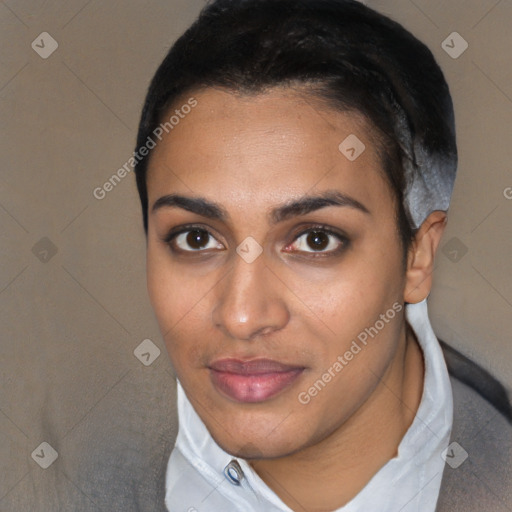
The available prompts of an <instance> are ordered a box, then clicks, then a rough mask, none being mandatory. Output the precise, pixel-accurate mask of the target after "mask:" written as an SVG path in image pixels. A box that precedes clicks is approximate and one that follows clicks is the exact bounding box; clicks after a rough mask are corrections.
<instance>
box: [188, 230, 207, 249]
mask: <svg viewBox="0 0 512 512" xmlns="http://www.w3.org/2000/svg"><path fill="white" fill-rule="evenodd" d="M208 236H209V235H208V233H207V232H206V231H204V230H202V229H192V230H191V231H190V232H189V233H188V235H187V244H188V245H189V246H190V247H192V248H194V249H200V248H201V247H203V246H204V245H207V243H208Z"/></svg>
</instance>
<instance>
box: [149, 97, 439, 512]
mask: <svg viewBox="0 0 512 512" xmlns="http://www.w3.org/2000/svg"><path fill="white" fill-rule="evenodd" d="M303 92H304V91H300V90H297V89H290V88H274V89H271V90H270V91H268V92H266V93H264V94H258V95H252V96H242V95H237V94H234V93H231V92H226V91H222V90H216V89H204V90H202V91H197V93H196V94H194V95H193V96H194V97H195V98H196V99H197V101H198V105H197V107H195V109H194V110H193V111H192V113H191V114H189V115H188V116H186V117H185V118H184V119H183V120H181V121H180V123H179V124H178V125H177V126H175V128H174V129H173V130H172V131H171V132H169V134H168V135H167V136H166V137H165V138H164V139H163V140H162V142H161V143H160V144H159V145H158V146H157V147H156V148H155V150H154V151H153V155H152V157H151V162H150V166H149V169H148V176H147V186H148V200H149V224H148V237H147V281H148V292H149V297H150V300H151V303H152V306H153V308H154V311H155V314H156V317H157V320H158V323H159V327H160V329H161V331H162V333H163V336H164V339H165V343H166V347H167V350H168V353H169V355H170V359H171V362H172V364H173V366H174V368H175V371H176V374H177V377H178V379H179V380H180V382H181V384H182V385H183V388H184V390H185V392H186V393H187V396H188V398H189V399H190V400H191V402H192V404H193V406H194V408H195V409H196V411H197V413H198V414H199V416H200V417H201V419H202V420H203V422H204V423H205V425H206V426H207V428H208V430H209V431H210V433H211V435H212V436H213V438H214V439H215V441H216V442H217V443H218V444H219V445H220V446H221V447H222V448H223V449H224V450H226V451H227V452H229V453H231V454H234V455H236V456H239V457H242V458H245V459H247V460H250V461H251V465H252V467H253V468H254V469H255V471H256V472H257V473H258V474H259V476H260V477H261V478H262V479H263V480H264V481H265V482H266V483H267V485H269V486H270V487H271V488H272V489H273V490H274V491H275V492H276V493H277V495H278V496H280V498H281V499H282V500H283V502H284V503H286V504H287V505H288V506H289V507H291V508H292V509H294V510H301V511H303V510H306V511H309V512H319V511H327V510H333V509H335V508H338V507H341V506H343V505H344V504H346V503H347V502H348V501H350V500H351V499H352V498H353V497H354V496H355V495H356V494H357V493H358V492H359V491H360V490H361V489H362V488H363V487H364V485H365V484H366V483H367V482H368V481H369V480H370V479H371V477H372V476H373V475H374V474H375V473H376V472H377V471H378V470H379V469H380V468H381V467H382V466H383V465H384V464H385V463H386V462H387V461H388V460H389V459H390V458H392V457H394V456H395V455H396V454H397V448H398V445H399V443H400V440H401V439H402V437H403V436H404V434H405V432H406V431H407V429H408V428H409V426H410V425H411V423H412V421H413V419H414V415H415V413H416V411H417V408H418V406H419V403H420V400H421V394H422V388H423V372H424V369H423V360H422V353H421V349H420V348H419V346H418V343H417V341H416V339H415V337H414V334H413V333H412V331H410V329H408V328H407V327H406V323H405V319H404V310H403V309H402V311H401V312H400V313H398V314H397V315H396V316H395V317H394V319H392V320H390V321H389V322H388V323H386V325H385V327H384V328H383V329H382V330H380V331H379V334H378V335H377V336H376V337H375V338H373V339H370V341H369V343H368V344H367V345H366V346H365V347H364V348H363V349H362V350H361V351H360V352H359V353H358V354H357V355H356V356H355V357H354V358H353V359H352V360H351V361H350V362H349V363H348V364H347V365H346V366H345V367H344V368H343V370H342V371H341V372H339V373H337V374H336V376H335V377H334V378H332V380H331V381H330V382H329V383H328V384H327V385H326V386H325V388H324V389H322V391H321V392H319V393H318V394H317V395H316V396H315V397H313V398H312V399H311V401H310V402H309V403H308V404H306V405H305V404H302V403H301V402H300V401H299V400H298V395H299V393H300V392H304V391H307V390H308V389H309V388H310V387H311V386H312V385H313V383H314V382H315V381H316V380H318V379H319V378H321V376H322V374H324V373H325V371H326V370H327V369H328V368H329V367H332V365H333V363H334V362H335V361H336V360H337V357H338V356H339V355H343V354H344V353H345V352H346V351H347V350H348V349H349V347H350V345H351V343H352V340H354V339H356V337H357V335H358V334H359V333H361V332H362V331H364V329H365V328H368V327H370V326H373V325H374V324H375V322H376V320H378V319H379V315H381V314H385V313H386V311H387V310H388V309H390V308H391V307H392V305H393V304H394V303H398V304H401V305H402V306H403V304H404V301H406V302H411V303H415V302H419V301H421V300H423V299H424V298H425V297H426V296H427V295H428V293H429V291H430V286H431V273H432V268H433V261H434V255H435V252H436V249H437V247H438V244H439V240H440V238H441V235H442V232H443V229H444V226H445V222H446V216H445V214H444V213H443V212H434V213H432V214H431V215H430V216H429V217H428V219H427V220H426V221H425V223H424V224H423V225H422V227H421V228H420V230H419V231H418V233H417V235H416V239H415V241H414V243H413V245H412V247H411V249H410V250H409V252H408V258H407V269H404V266H403V264H402V246H401V243H400V238H399V235H398V232H397V227H396V221H395V214H394V213H395V202H394V198H393V194H392V192H391V189H390V188H389V186H388V184H387V182H386V180H385V178H384V176H383V174H382V172H381V171H380V165H381V164H380V161H379V159H378V156H377V152H376V150H375V145H374V139H375V138H374V137H373V135H372V130H371V129H370V127H369V126H368V124H367V123H366V122H365V121H364V119H363V118H362V117H361V116H358V115H356V114H354V113H352V114H349V113H346V112H345V113H343V112H336V111H333V110H328V109H327V108H326V107H323V106H322V104H321V102H317V101H315V100H314V99H312V98H311V97H308V98H305V96H304V94H303ZM349 134H356V135H357V137H358V138H359V139H360V140H361V141H363V143H364V144H365V145H366V150H365V151H364V152H363V153H362V154H361V155H360V156H359V157H358V158H357V159H356V160H355V161H353V162H351V161H349V160H348V159H347V158H345V156H343V155H342V154H341V152H340V151H339V149H338V146H339V144H340V142H341V141H343V140H344V139H345V138H346V137H347V136H348V135H349ZM327 190H336V191H339V192H341V193H343V194H345V195H348V196H350V197H351V198H353V199H355V200H357V201H358V202H359V203H361V204H363V205H364V206H365V207H366V209H367V210H368V212H369V213H365V212H363V211H361V210H359V209H356V208H352V207H350V206H326V207H323V208H321V209H317V210H315V211H312V212H309V213H306V214H304V215H295V216H292V217H290V218H287V219H286V220H283V221H281V222H278V223H275V224H274V223H272V222H270V220H269V217H268V212H269V211H270V210H271V209H272V208H275V207H277V206H280V205H282V204H283V203H287V202H290V201H292V200H296V199H299V198H301V197H303V196H304V195H306V194H309V195H316V194H320V193H322V192H325V191H327ZM166 194H180V195H183V196H188V197H202V198H205V199H208V200H210V201H212V202H216V203H218V204H219V205H221V206H222V208H223V209H224V210H225V211H226V212H227V214H228V215H229V218H228V220H227V221H226V222H224V221H220V220H216V219H211V218H207V217H205V216H202V215H199V214H197V213H193V212H191V211H187V210H186V209H184V208H180V207H176V206H172V207H162V208H159V209H157V210H156V211H152V206H153V205H154V203H155V202H156V201H157V200H158V199H159V198H160V197H161V196H164V195H166ZM188 223H193V224H194V225H198V226H199V227H200V228H201V229H205V230H208V231H209V232H210V233H211V235H212V238H208V237H207V236H206V235H204V236H205V239H206V240H205V244H204V247H203V248H201V247H199V250H198V249H196V250H195V252H194V247H192V246H190V245H187V242H186V235H185V236H182V237H181V241H180V243H179V245H177V244H176V239H174V247H173V243H172V242H171V244H169V243H167V242H165V241H164V239H165V236H166V235H167V233H168V232H169V230H171V229H172V228H177V227H179V226H183V225H184V224H188ZM318 224H320V225H325V226H327V228H328V229H331V230H333V231H335V232H338V231H339V232H340V233H342V234H344V235H345V236H346V237H347V238H348V240H349V241H348V243H347V242H344V241H340V240H339V239H338V238H336V236H335V235H329V234H327V237H325V236H324V238H322V239H323V240H324V241H325V240H326V238H327V240H329V245H328V246H327V247H325V248H323V249H321V250H320V251H319V250H318V249H317V248H316V247H315V246H311V245H308V242H307V236H308V231H307V230H308V229H309V230H311V228H313V227H314V226H315V225H318ZM323 233H324V235H325V231H324V232H323ZM249 236H251V237H253V238H254V239H255V240H256V241H257V242H258V244H259V245H260V246H261V247H262V249H263V252H262V254H261V255H260V256H259V257H258V258H256V259H255V261H253V262H252V263H247V262H246V261H244V259H242V258H241V257H240V256H239V255H238V254H237V252H236V248H237V246H239V245H240V244H241V242H242V241H243V240H244V239H245V238H246V237H249ZM337 248H341V249H342V250H341V251H338V253H336V249H337ZM179 249H181V252H179V251H178V250H179ZM186 251H189V252H186ZM319 253H320V254H319ZM227 357H234V358H255V357H266V358H270V359H274V360H277V361H280V362H283V363H287V364H292V365H299V366H303V367H305V370H304V371H303V373H302V374H301V375H300V377H299V378H298V379H297V380H295V381H294V382H293V383H292V385H291V386H290V387H288V388H286V389H285V390H283V391H282V392H281V393H279V394H278V395H276V396H274V397H272V398H270V399H268V400H266V401H263V402H258V403H239V402H237V401H235V400H232V399H230V398H228V397H226V396H225V395H223V394H222V393H221V392H219V390H217V388H216V387H215V386H214V385H213V384H212V382H211V379H210V370H209V369H208V364H210V363H211V362H212V361H213V360H216V359H220V358H227ZM341 482H342V483H343V485H340V483H341Z"/></svg>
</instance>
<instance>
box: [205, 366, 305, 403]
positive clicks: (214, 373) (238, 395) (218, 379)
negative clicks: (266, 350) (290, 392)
mask: <svg viewBox="0 0 512 512" xmlns="http://www.w3.org/2000/svg"><path fill="white" fill-rule="evenodd" d="M208 368H209V370H210V379H211V381H212V384H213V385H214V387H215V388H216V389H217V390H218V391H219V392H221V394H223V395H224V396H227V397H228V398H230V399H232V400H234V401H236V402H242V403H256V402H264V401H266V400H269V399H270V398H273V397H274V396H276V395H277V394H279V393H281V392H282V391H283V390H284V389H286V388H288V387H289V386H291V385H292V383H293V382H295V381H296V380H297V379H298V378H299V376H300V375H301V374H302V372H303V371H304V370H305V367H303V366H291V365H287V364H283V363H280V362H278V361H274V360H272V359H253V360H249V361H240V360H238V359H221V360H218V361H215V362H214V363H212V364H211V365H210V366H209V367H208Z"/></svg>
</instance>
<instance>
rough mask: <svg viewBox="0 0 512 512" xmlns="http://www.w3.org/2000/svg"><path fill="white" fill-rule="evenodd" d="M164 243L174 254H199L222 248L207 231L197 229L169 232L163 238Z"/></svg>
mask: <svg viewBox="0 0 512 512" xmlns="http://www.w3.org/2000/svg"><path fill="white" fill-rule="evenodd" d="M164 242H166V243H167V244H168V245H169V246H170V247H171V249H172V250H173V251H176V252H201V251H205V250H208V249H223V248H224V246H223V245H222V244H221V243H220V242H218V241H217V239H216V238H215V237H214V236H213V235H212V234H211V233H210V232H209V231H207V230H206V229H204V228H199V227H192V228H188V229H181V230H180V231H178V232H171V233H169V234H168V235H167V236H166V237H165V238H164Z"/></svg>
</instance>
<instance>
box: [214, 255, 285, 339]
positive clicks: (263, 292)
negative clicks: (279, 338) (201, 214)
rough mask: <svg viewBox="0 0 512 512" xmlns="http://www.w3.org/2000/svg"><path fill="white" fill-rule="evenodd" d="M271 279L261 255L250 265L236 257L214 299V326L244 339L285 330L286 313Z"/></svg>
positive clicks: (282, 300)
mask: <svg viewBox="0 0 512 512" xmlns="http://www.w3.org/2000/svg"><path fill="white" fill-rule="evenodd" d="M271 276H272V273H271V272H270V270H269V269H268V268H267V267H266V264H265V260H264V256H263V255H261V256H260V257H258V258H256V260H254V261H252V262H250V263H248V262H246V261H245V260H244V259H243V258H242V257H240V256H238V255H237V256H236V258H235V261H234V263H233V267H232V269H231V271H230V272H229V275H228V276H226V279H225V280H223V281H224V285H223V286H222V287H221V289H220V292H219V296H218V297H217V303H216V305H215V307H214V310H213V322H214V324H215V326H216V327H218V328H220V329H222V330H223V331H224V332H225V334H226V335H228V336H229V337H231V338H235V339H243V340H250V339H252V338H253V337H254V336H255V335H257V334H267V333H269V332H272V331H273V330H278V329H281V328H282V327H284V325H286V323H287V321H288V318H289V315H288V310H287V307H286V304H285V302H284V297H281V296H280V295H279V290H278V289H277V288H276V286H275V284H274V283H275V278H274V280H273V279H271Z"/></svg>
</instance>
